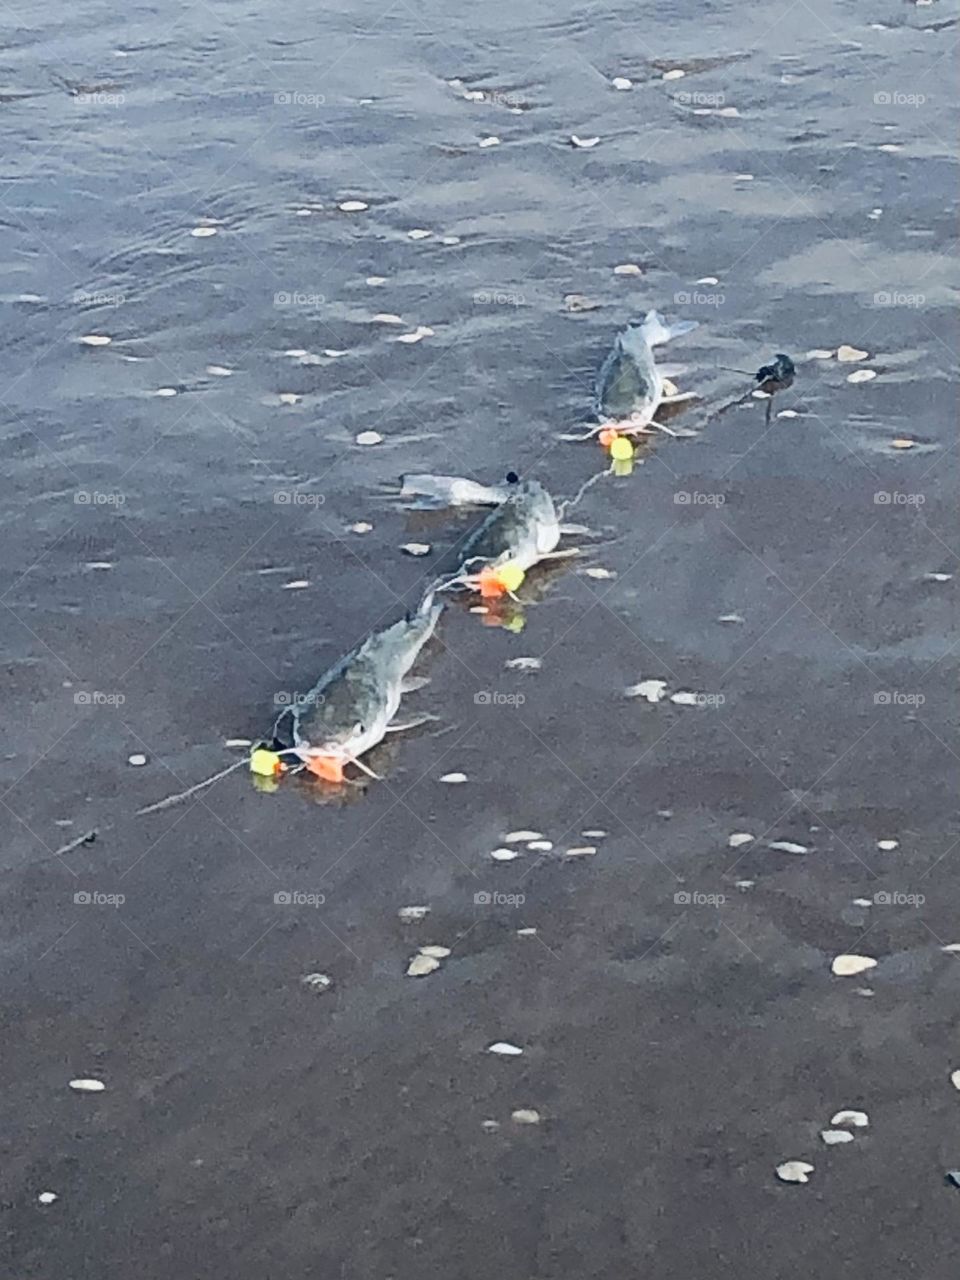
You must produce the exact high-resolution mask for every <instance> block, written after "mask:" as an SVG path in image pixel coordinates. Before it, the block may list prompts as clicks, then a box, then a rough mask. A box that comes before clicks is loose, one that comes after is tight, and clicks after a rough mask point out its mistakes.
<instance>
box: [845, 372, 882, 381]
mask: <svg viewBox="0 0 960 1280" xmlns="http://www.w3.org/2000/svg"><path fill="white" fill-rule="evenodd" d="M876 376H877V371H876V369H856V370H854V372H853V373H848V374H847V381H848V382H872V381H873V379H874V378H875V377H876Z"/></svg>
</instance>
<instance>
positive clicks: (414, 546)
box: [400, 542, 431, 556]
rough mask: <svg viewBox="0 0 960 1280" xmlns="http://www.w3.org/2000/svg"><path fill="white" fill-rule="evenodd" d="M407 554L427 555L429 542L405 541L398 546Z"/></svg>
mask: <svg viewBox="0 0 960 1280" xmlns="http://www.w3.org/2000/svg"><path fill="white" fill-rule="evenodd" d="M400 550H401V551H405V552H406V553H407V555H408V556H428V555H429V554H430V551H431V547H430V543H429V542H405V543H404V544H403V546H402V547H401V548H400Z"/></svg>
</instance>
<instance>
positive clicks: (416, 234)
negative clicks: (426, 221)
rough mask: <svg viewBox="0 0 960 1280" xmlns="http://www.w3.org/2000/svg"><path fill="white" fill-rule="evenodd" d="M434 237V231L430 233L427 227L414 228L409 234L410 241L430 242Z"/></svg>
mask: <svg viewBox="0 0 960 1280" xmlns="http://www.w3.org/2000/svg"><path fill="white" fill-rule="evenodd" d="M432 235H433V232H432V231H428V230H427V229H426V228H425V227H414V228H413V230H412V231H408V232H407V237H408V239H410V240H429V238H430V237H431V236H432Z"/></svg>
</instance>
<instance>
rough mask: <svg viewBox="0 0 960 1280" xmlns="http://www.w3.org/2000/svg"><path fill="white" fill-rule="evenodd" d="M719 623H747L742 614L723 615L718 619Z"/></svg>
mask: <svg viewBox="0 0 960 1280" xmlns="http://www.w3.org/2000/svg"><path fill="white" fill-rule="evenodd" d="M717 621H718V622H746V618H744V617H743V615H742V614H740V613H722V614H721V615H720V617H719V618H718V619H717Z"/></svg>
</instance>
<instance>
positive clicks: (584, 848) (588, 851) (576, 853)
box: [563, 844, 597, 858]
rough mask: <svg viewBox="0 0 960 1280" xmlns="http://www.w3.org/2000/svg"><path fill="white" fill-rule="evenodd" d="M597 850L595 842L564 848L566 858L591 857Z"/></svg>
mask: <svg viewBox="0 0 960 1280" xmlns="http://www.w3.org/2000/svg"><path fill="white" fill-rule="evenodd" d="M596 852H597V846H596V845H595V844H580V845H575V846H574V847H573V848H572V849H564V851H563V856H564V857H565V858H590V857H592V856H593V855H594V854H595V853H596Z"/></svg>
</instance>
